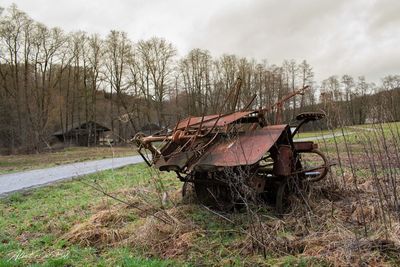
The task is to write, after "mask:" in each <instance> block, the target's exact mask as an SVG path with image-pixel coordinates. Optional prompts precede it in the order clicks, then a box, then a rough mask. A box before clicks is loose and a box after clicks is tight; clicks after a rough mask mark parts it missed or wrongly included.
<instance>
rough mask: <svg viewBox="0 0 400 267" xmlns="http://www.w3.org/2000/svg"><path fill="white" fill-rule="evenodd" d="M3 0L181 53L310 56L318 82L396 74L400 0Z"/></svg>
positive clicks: (54, 20)
mask: <svg viewBox="0 0 400 267" xmlns="http://www.w3.org/2000/svg"><path fill="white" fill-rule="evenodd" d="M3 1H4V2H5V3H4V4H2V5H3V6H8V5H10V4H11V2H16V4H17V5H18V6H19V7H20V8H21V9H23V10H24V11H26V12H27V13H28V14H29V15H30V16H31V17H33V18H34V19H36V20H38V21H41V22H43V23H45V24H47V25H49V26H59V27H61V28H63V29H65V30H66V31H74V30H85V31H87V32H97V33H100V34H102V35H103V36H104V35H106V34H107V33H108V32H109V31H110V30H111V29H117V30H123V31H126V32H127V33H128V35H129V36H130V38H131V39H132V40H139V39H142V38H149V37H152V36H160V37H165V38H167V39H168V40H169V41H171V42H172V43H174V44H175V45H176V46H177V48H178V50H179V52H180V54H181V55H182V54H185V53H187V52H188V51H189V50H190V49H192V48H205V49H208V50H210V51H211V53H212V54H213V55H214V56H219V55H221V54H222V53H234V54H237V55H239V56H246V57H252V58H256V59H259V60H261V59H267V60H268V62H271V63H277V64H280V63H281V62H282V61H283V60H284V59H292V58H293V59H296V60H299V61H300V60H302V59H307V60H308V61H309V62H310V63H311V64H312V65H313V67H314V70H315V72H316V78H317V79H318V80H321V79H324V78H326V77H328V76H329V75H333V74H337V75H342V74H344V73H348V74H351V75H354V76H358V75H362V74H365V75H366V76H367V78H369V79H371V80H374V81H377V80H378V79H379V78H380V77H381V76H382V75H385V74H393V73H400V66H399V64H398V62H397V61H398V59H399V58H400V52H399V51H400V49H398V44H399V43H400V16H398V14H400V1H398V0H347V1H346V0H336V1H335V0H280V1H278V0H276V1H275V0H274V1H273V0H230V1H229V0H225V1H213V0H193V1H189V0H171V1H163V0H152V1H145V0H133V1H128V0H113V1H110V0H98V1H81V0H69V1H66V0H65V1H61V0H60V1H51V0H35V1H30V0H3Z"/></svg>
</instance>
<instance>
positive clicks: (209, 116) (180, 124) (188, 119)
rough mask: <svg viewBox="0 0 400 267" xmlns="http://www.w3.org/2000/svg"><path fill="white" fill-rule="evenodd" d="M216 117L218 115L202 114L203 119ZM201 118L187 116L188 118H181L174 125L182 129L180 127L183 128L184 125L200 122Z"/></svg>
mask: <svg viewBox="0 0 400 267" xmlns="http://www.w3.org/2000/svg"><path fill="white" fill-rule="evenodd" d="M217 117H218V115H208V116H204V121H207V120H210V119H214V118H217ZM201 118H202V117H189V118H186V119H184V120H181V121H180V122H179V123H178V126H177V127H176V129H177V130H182V129H185V128H186V126H189V127H191V126H193V125H196V124H200V122H201ZM188 123H189V125H188Z"/></svg>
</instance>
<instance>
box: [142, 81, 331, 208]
mask: <svg viewBox="0 0 400 267" xmlns="http://www.w3.org/2000/svg"><path fill="white" fill-rule="evenodd" d="M236 87H237V88H234V89H235V90H236V95H237V93H238V90H239V89H238V88H240V80H239V79H238V85H237V86H236ZM305 90H307V87H304V88H302V89H300V90H297V91H294V92H292V93H290V94H288V95H287V96H285V97H283V98H282V99H280V100H279V101H278V102H276V103H275V104H274V105H273V106H271V107H268V108H261V109H258V110H249V109H248V107H249V106H250V104H251V103H249V105H247V106H246V107H245V108H243V109H241V110H239V111H235V110H234V108H233V110H232V111H231V112H229V113H226V114H221V113H220V114H215V115H205V116H200V117H189V118H186V119H184V120H181V121H179V122H178V123H177V124H176V125H175V126H174V128H173V129H170V130H164V131H161V132H158V133H156V134H153V135H150V136H144V135H143V134H140V133H138V134H137V135H136V136H135V137H134V141H135V142H136V144H137V146H138V151H139V153H140V154H141V155H142V157H143V158H144V160H145V161H146V163H147V164H148V165H149V166H153V167H155V168H157V169H159V170H160V171H168V172H170V171H173V172H175V173H176V174H177V177H178V178H179V179H180V180H181V181H182V182H183V183H184V184H183V189H182V192H183V194H185V192H186V191H187V190H188V188H189V186H190V187H192V188H193V189H194V191H195V193H196V196H197V199H198V201H199V202H200V203H202V204H204V205H206V206H208V207H211V208H214V209H220V210H230V209H233V208H234V207H236V206H238V205H243V203H246V202H248V201H249V200H256V201H260V200H264V201H269V202H271V203H273V204H274V205H275V207H276V210H277V211H278V212H282V210H283V207H284V205H285V202H287V201H288V196H289V194H290V193H292V192H293V190H294V188H293V184H295V185H296V186H304V185H305V184H309V183H312V182H317V181H320V180H322V179H323V178H324V177H325V176H326V175H327V173H328V172H329V167H330V164H329V163H328V161H327V159H326V157H325V155H324V154H323V153H322V152H321V151H320V150H318V145H317V144H315V143H314V142H312V141H303V142H300V141H294V136H295V135H296V134H297V133H298V130H299V129H300V127H302V126H303V125H304V124H305V123H308V122H310V121H316V120H319V119H322V118H323V117H324V114H323V113H316V112H308V113H301V114H299V115H297V116H296V121H297V122H296V125H295V126H294V127H293V126H292V125H289V124H282V123H281V116H282V109H283V104H284V103H285V102H286V101H288V100H289V99H291V98H292V97H294V96H295V95H299V94H304V92H305ZM254 98H255V97H254ZM254 98H253V100H254ZM253 100H252V101H253ZM252 101H251V102H252ZM271 112H274V115H275V122H274V123H268V121H267V114H271ZM307 155H312V158H313V159H312V160H311V161H310V162H304V158H305V157H306V156H307Z"/></svg>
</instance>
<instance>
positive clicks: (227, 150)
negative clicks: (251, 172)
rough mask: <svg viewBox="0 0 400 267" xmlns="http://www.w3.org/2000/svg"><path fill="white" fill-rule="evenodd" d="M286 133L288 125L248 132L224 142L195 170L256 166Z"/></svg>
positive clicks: (209, 153) (216, 146) (201, 160)
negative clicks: (212, 167) (211, 167)
mask: <svg viewBox="0 0 400 267" xmlns="http://www.w3.org/2000/svg"><path fill="white" fill-rule="evenodd" d="M284 131H288V126H287V125H271V126H267V127H264V128H262V129H257V130H254V131H251V132H246V133H244V134H242V135H240V136H239V137H237V138H234V139H231V140H223V141H221V142H220V143H219V144H216V145H215V146H212V147H211V148H210V150H209V151H208V152H206V153H205V154H204V156H203V157H202V158H200V160H199V161H198V162H197V163H196V166H195V169H207V168H209V167H210V166H217V167H220V166H221V167H232V166H238V165H251V164H254V163H256V162H257V161H259V160H260V159H261V158H262V157H263V156H264V155H265V153H267V151H268V150H269V149H270V148H271V147H272V146H273V145H274V144H275V143H276V141H277V140H278V139H279V137H280V136H281V135H282V133H283V132H284Z"/></svg>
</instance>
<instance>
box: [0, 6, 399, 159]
mask: <svg viewBox="0 0 400 267" xmlns="http://www.w3.org/2000/svg"><path fill="white" fill-rule="evenodd" d="M238 77H240V78H241V79H242V87H241V91H240V96H239V105H238V106H239V107H243V106H244V105H246V104H247V103H248V102H249V100H250V99H251V98H252V96H253V95H254V94H257V96H258V97H257V98H256V100H255V101H254V103H253V106H252V108H258V107H266V106H269V105H272V104H273V103H274V102H275V101H276V100H277V99H279V98H281V97H282V96H284V95H285V94H287V93H288V92H291V91H293V90H295V89H297V88H299V87H303V86H305V85H311V90H309V91H308V92H307V93H306V94H305V95H303V96H298V97H295V98H293V99H292V100H291V101H290V102H288V103H286V105H285V110H286V111H285V114H284V117H285V120H286V121H289V120H291V119H292V118H293V117H294V115H295V114H297V113H299V112H301V111H305V110H319V109H323V110H324V111H326V112H327V113H328V115H330V117H331V118H333V119H332V123H333V124H339V123H345V124H361V123H365V122H366V121H368V119H371V118H379V119H383V118H385V119H388V118H390V120H399V119H400V110H399V109H400V107H399V106H398V105H397V103H399V100H400V96H399V90H396V88H399V87H400V76H399V75H389V76H386V77H383V78H382V82H381V83H380V84H373V83H369V82H368V81H367V80H366V79H365V78H364V77H358V78H356V79H354V78H353V77H351V76H349V75H343V76H341V77H339V76H335V75H334V76H331V77H329V78H327V79H326V80H324V81H322V82H321V83H317V82H316V81H315V79H314V71H313V68H312V66H311V65H310V64H309V63H308V62H307V61H306V60H303V61H301V62H296V61H295V60H284V61H283V63H282V64H280V65H275V64H269V63H268V61H266V60H261V61H258V60H255V59H248V58H240V57H238V56H236V55H227V54H225V55H222V56H219V57H212V56H211V54H210V52H209V51H207V50H202V49H193V50H192V51H190V52H189V53H188V54H187V55H185V56H183V57H178V53H177V51H176V49H175V47H174V45H173V44H172V43H170V42H168V41H167V40H165V39H162V38H158V37H154V38H151V39H149V40H139V41H132V40H130V39H129V38H128V36H127V34H126V33H124V32H120V31H110V33H109V35H108V36H107V37H105V38H101V37H100V36H99V35H97V34H88V33H85V32H72V33H65V32H63V31H62V30H61V29H59V28H49V27H47V26H46V25H43V24H42V23H40V22H36V21H34V20H32V19H31V18H30V17H29V16H28V15H27V14H26V13H24V12H23V11H21V10H19V9H18V8H17V7H16V6H15V5H12V6H10V7H9V8H7V9H6V10H4V11H3V12H2V14H1V15H0V148H1V151H3V152H4V153H15V152H33V151H39V150H41V149H42V148H43V147H46V146H48V145H49V140H50V136H51V134H52V133H53V132H55V131H58V130H60V129H61V130H63V131H64V130H66V129H68V127H69V126H70V125H73V124H75V123H80V122H86V121H96V122H99V123H102V124H104V125H107V127H109V128H110V129H112V131H113V133H114V140H115V141H117V142H123V141H124V140H125V139H127V138H130V137H131V136H132V134H133V133H135V132H137V131H139V130H140V129H141V128H142V127H143V126H144V125H146V124H148V123H156V124H157V125H160V126H167V125H170V124H172V123H174V122H175V121H176V120H177V119H178V118H183V117H186V116H188V115H202V114H212V113H218V112H219V110H220V108H221V105H222V103H224V102H228V103H227V104H226V108H225V110H222V111H223V112H224V111H227V110H228V108H229V107H230V103H229V102H230V101H233V99H230V98H228V97H227V96H228V94H229V92H230V90H231V88H232V87H233V86H234V83H235V81H236V79H237V78H238Z"/></svg>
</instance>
